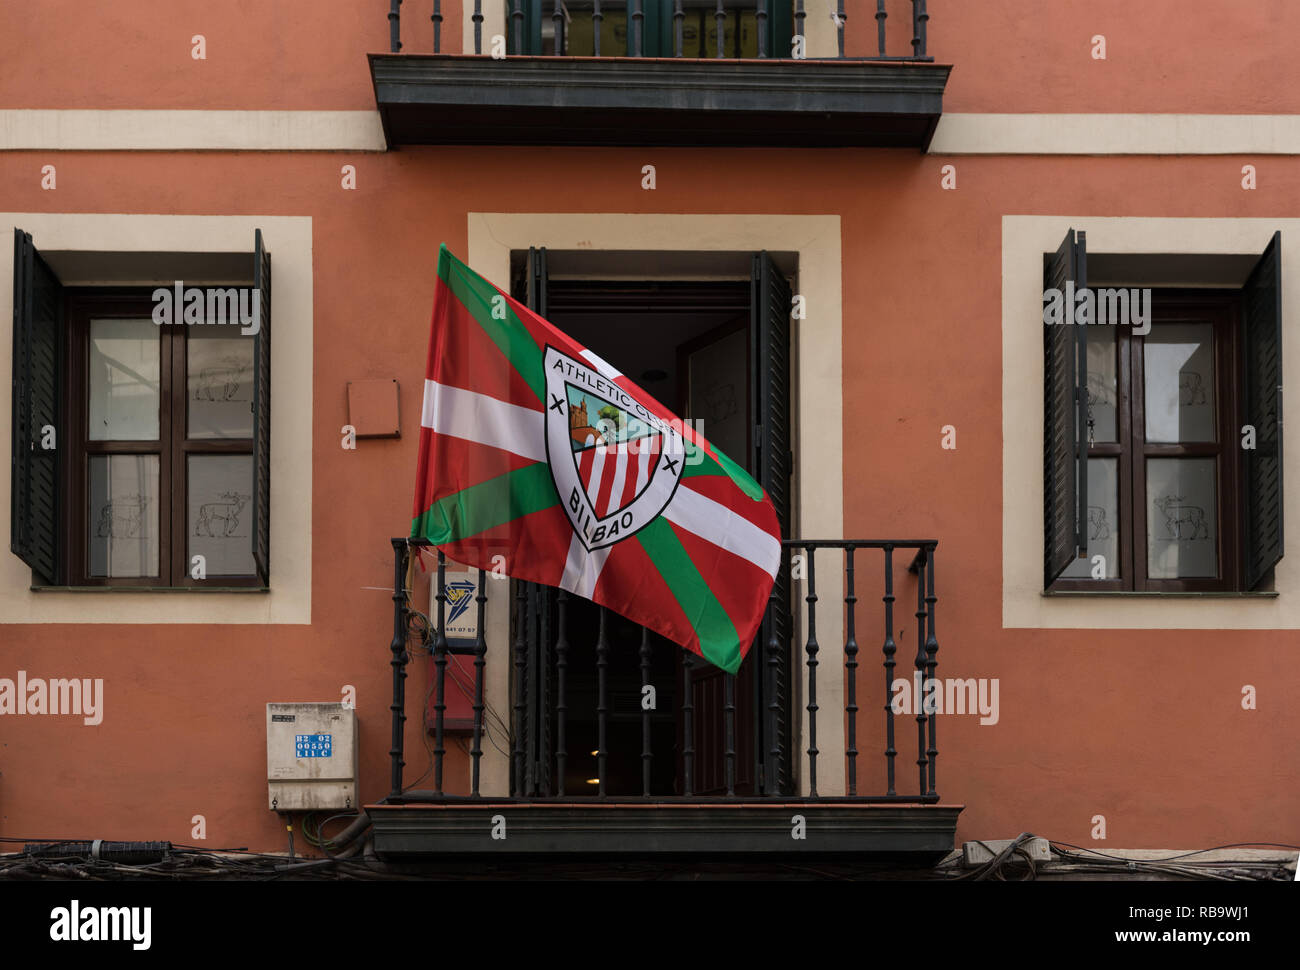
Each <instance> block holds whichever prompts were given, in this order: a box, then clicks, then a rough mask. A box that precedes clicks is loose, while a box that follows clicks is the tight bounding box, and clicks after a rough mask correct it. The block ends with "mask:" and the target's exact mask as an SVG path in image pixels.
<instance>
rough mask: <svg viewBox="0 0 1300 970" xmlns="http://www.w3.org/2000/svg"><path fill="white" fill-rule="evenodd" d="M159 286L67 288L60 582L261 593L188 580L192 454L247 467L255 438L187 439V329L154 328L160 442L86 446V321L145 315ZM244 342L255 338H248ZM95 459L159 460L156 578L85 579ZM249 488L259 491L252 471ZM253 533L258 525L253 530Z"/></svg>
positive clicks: (253, 582) (234, 583)
mask: <svg viewBox="0 0 1300 970" xmlns="http://www.w3.org/2000/svg"><path fill="white" fill-rule="evenodd" d="M155 288H156V287H152V286H145V287H68V288H65V291H64V292H65V302H64V329H65V336H66V341H67V343H66V346H67V347H68V353H67V357H66V364H65V374H66V376H67V380H66V381H65V384H64V388H63V394H64V398H63V407H64V414H65V415H66V416H67V422H66V430H65V434H66V435H67V438H68V441H69V460H67V461H65V462H64V474H63V481H62V483H61V487H62V488H63V494H64V496H65V503H64V508H65V509H67V517H66V524H65V529H64V535H63V536H61V537H60V548H61V551H62V553H63V555H64V557H65V558H64V562H65V563H66V564H67V566H66V570H65V579H66V582H67V585H68V586H71V587H86V588H94V587H104V588H124V589H127V588H137V589H153V590H158V589H165V590H177V589H210V588H229V589H242V588H262V587H263V586H264V584H263V582H262V580H261V577H260V576H258V575H257V574H256V572H254V573H248V574H218V575H212V574H210V575H209V578H205V579H202V580H199V579H194V578H192V576H191V575H190V555H189V544H188V539H189V535H188V521H187V520H188V514H189V475H188V458H189V456H190V455H195V454H197V455H202V454H214V455H220V454H234V455H248V456H249V458H250V464H251V463H252V459H253V456H254V453H255V450H256V437H255V436H250V437H248V438H232V439H211V440H209V439H190V438H188V437H187V426H188V424H187V422H188V416H189V406H188V391H187V389H188V386H189V385H188V377H189V375H188V354H187V352H186V350H187V347H188V339H189V333H190V329H191V327H190V325H186V324H172V325H169V326H162V325H157V324H156V326H158V329H159V331H160V333H159V342H160V346H159V353H160V363H161V367H160V381H159V383H160V395H159V435H160V437H159V439H158V440H157V441H141V442H136V441H131V442H111V441H110V442H91V441H89V440H88V430H89V428H88V409H89V399H88V380H89V370H88V368H89V337H90V321H91V319H92V317H93V318H94V319H105V318H113V317H116V318H140V317H146V318H147V317H150V316H152V313H153V306H154V304H153V300H152V298H151V294H152V292H153V291H154V289H155ZM243 339H250V340H251V339H253V338H252V337H247V338H243ZM99 454H158V455H159V485H158V494H159V502H158V505H159V508H158V532H159V535H158V575H157V576H141V577H106V576H91V575H89V558H88V556H89V544H90V537H89V527H90V521H89V514H88V508H87V501H88V491H89V484H88V482H89V479H88V474H89V459H90V457H91V456H93V455H99ZM250 488H256V471H254V480H253V481H252V482H250ZM254 528H255V527H254ZM255 568H256V567H255Z"/></svg>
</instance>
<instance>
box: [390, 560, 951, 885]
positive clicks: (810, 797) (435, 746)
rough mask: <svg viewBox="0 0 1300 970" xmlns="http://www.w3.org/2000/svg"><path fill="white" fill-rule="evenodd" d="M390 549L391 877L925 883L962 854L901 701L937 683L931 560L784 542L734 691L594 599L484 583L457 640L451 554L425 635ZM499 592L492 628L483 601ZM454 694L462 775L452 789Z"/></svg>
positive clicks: (923, 729) (929, 748)
mask: <svg viewBox="0 0 1300 970" xmlns="http://www.w3.org/2000/svg"><path fill="white" fill-rule="evenodd" d="M392 545H393V550H394V595H393V602H394V637H393V639H392V642H391V643H390V653H391V657H392V659H391V661H390V663H391V666H392V670H393V703H392V707H391V710H392V712H393V719H392V728H393V745H392V749H391V751H390V756H391V783H392V784H391V788H392V791H391V794H390V795H389V796H388V797H387V798H386V799H384V800H383V802H381V803H379V804H375V805H369V806H367V807H366V812H367V814H368V815H369V816H370V819H371V822H372V824H373V826H374V835H375V851H376V852H377V853H378V854H379V855H380V856H381V857H384V858H387V859H390V860H397V861H412V860H414V861H429V860H435V859H436V860H438V861H440V862H444V863H467V862H473V861H475V860H481V859H484V858H487V857H493V858H498V859H508V860H510V861H511V862H514V863H519V864H527V863H530V862H531V863H537V862H542V861H547V862H550V861H560V860H567V861H578V862H582V861H593V860H594V861H609V860H620V861H653V860H656V859H658V860H666V859H693V860H697V861H717V862H729V863H730V862H738V861H740V862H745V863H754V862H762V863H769V864H770V863H772V862H773V861H779V860H793V859H813V858H821V859H834V860H837V861H840V862H863V863H874V862H882V861H889V862H898V861H900V860H907V861H909V862H911V863H915V864H918V865H926V864H930V863H932V862H933V861H935V860H937V859H938V858H940V857H942V856H943V855H944V854H945V853H947V852H949V851H951V849H952V847H953V834H954V831H955V829H956V823H957V816H958V814H959V813H960V811H961V810H962V806H960V805H950V804H945V803H942V802H941V801H940V797H939V794H938V791H937V788H936V765H937V759H938V755H939V750H938V739H937V733H938V731H937V729H938V724H937V721H938V717H937V714H933V713H927V712H926V710H925V709H924V707H923V706H919V707H918V709H917V710H916V713H915V715H913V714H912V713H911V710H910V708H909V709H908V710H907V711H906V712H904V713H895V709H894V707H893V705H892V704H891V698H892V697H893V696H894V695H893V693H892V692H893V691H894V690H895V688H896V685H897V683H898V682H899V680H902V681H903V682H905V683H907V684H908V686H909V688H910V687H911V686H912V685H915V686H916V687H917V696H924V695H925V692H926V686H925V685H926V684H927V683H929V682H931V681H934V680H935V679H936V674H935V670H936V667H937V654H938V641H937V638H936V635H935V613H936V608H937V603H938V597H937V595H936V592H935V555H936V548H937V542H935V541H934V540H906V541H905V540H897V541H893V540H890V541H887V540H870V541H867V540H862V541H857V540H855V541H839V540H837V541H810V540H791V541H787V542H784V543H783V544H782V545H783V554H784V563H783V568H782V570H781V572H780V573H779V580H778V582H777V584H776V586H775V587H774V589H773V594H772V599H771V601H770V603H769V606H768V611H767V614H766V617H765V620H764V624H763V627H762V631H761V633H760V635H759V637H758V639H757V640H756V642H755V644H754V645H753V647H752V648H751V650H750V654H749V656H748V657H747V658H746V660H745V663H744V664H743V665H742V667H741V670H740V672H739V673H737V674H736V675H734V676H733V675H731V674H726V673H724V672H722V671H720V670H718V669H717V668H714V667H712V666H711V665H709V664H707V663H704V662H703V661H700V660H699V659H698V658H695V657H694V655H692V654H690V653H689V652H687V651H683V650H682V649H681V648H679V647H677V646H676V645H674V644H671V643H669V642H668V641H666V640H663V639H661V638H659V637H658V636H657V635H655V634H653V633H651V632H650V631H648V630H646V629H645V628H643V627H640V626H637V625H636V624H632V623H631V622H629V621H626V620H624V619H622V618H621V617H618V616H616V615H615V614H613V613H612V612H610V611H608V610H606V609H604V608H603V607H599V606H596V605H595V604H592V603H590V602H589V601H587V600H582V599H579V598H577V597H573V596H570V595H568V594H566V593H564V592H563V591H559V590H553V589H549V588H546V587H539V586H534V585H532V584H527V583H510V582H505V581H501V582H494V581H491V580H490V579H488V578H487V577H485V576H484V574H483V572H482V571H481V570H479V571H477V584H475V583H473V582H470V583H461V584H460V586H461V587H474V588H475V589H476V592H474V594H473V600H474V607H473V608H474V609H476V611H477V623H476V624H475V625H474V627H473V629H474V630H475V631H476V634H475V636H474V638H473V639H472V640H458V639H456V638H455V637H451V638H449V637H448V636H447V635H446V631H447V630H448V629H449V627H448V626H447V623H448V620H447V617H448V603H449V602H451V597H449V596H448V593H449V591H450V590H451V589H452V587H451V586H449V585H448V579H447V570H448V568H449V564H448V563H447V562H446V561H445V560H443V559H442V557H441V554H439V555H438V568H437V573H436V578H435V579H434V582H433V584H432V590H433V591H434V594H435V599H436V604H435V605H434V606H433V608H432V613H433V615H432V616H431V617H428V618H426V617H423V615H422V614H418V613H416V612H414V611H412V610H411V609H410V606H409V592H408V591H407V590H406V589H405V584H406V582H407V574H408V565H409V554H410V546H409V545H408V543H407V541H406V540H404V539H394V540H393V541H392ZM818 576H820V577H821V580H820V585H819V580H818ZM868 585H870V587H871V588H872V595H871V596H863V595H861V594H862V593H863V592H864V588H865V587H867V586H868ZM512 587H513V589H512ZM497 590H500V591H501V592H500V593H497V592H496V591H497ZM438 591H441V593H440V594H439V593H438ZM507 591H509V592H508V596H509V600H510V602H509V603H508V604H506V603H499V604H497V615H498V617H500V618H501V619H503V620H506V619H507V615H508V622H505V623H502V624H498V625H497V626H496V627H495V628H493V627H492V625H491V624H490V621H489V615H490V608H491V606H492V604H491V602H490V597H492V596H505V595H507ZM458 595H459V596H460V597H461V599H462V601H463V602H467V601H464V600H463V597H464V593H463V589H462V591H461V592H460V593H459V594H458ZM913 602H914V603H915V608H914V609H913V608H912V606H911V604H912V603H913ZM501 607H508V609H507V610H506V611H503V610H502V609H501ZM913 620H914V621H915V625H913ZM904 624H906V629H910V630H912V631H913V633H912V635H911V636H910V637H908V638H907V641H908V642H902V640H903V637H902V633H903V632H904V626H903V625H904ZM507 629H508V634H507ZM828 630H829V631H830V635H831V636H833V637H834V644H835V646H834V649H828V648H827V643H826V641H825V640H823V641H822V642H819V631H821V632H820V636H822V637H823V638H824V637H826V636H827V632H828ZM868 630H870V638H871V640H872V641H873V646H872V647H871V648H870V649H868V648H866V647H861V646H859V643H858V640H859V638H862V639H864V640H865V639H866V638H867V636H868ZM493 632H495V633H496V634H497V635H498V636H499V638H500V639H501V640H505V638H506V636H507V635H508V637H509V641H508V642H490V641H491V640H492V639H493ZM910 643H914V644H915V650H914V652H913V649H912V647H911V646H910V645H909V644H910ZM411 646H415V647H416V648H418V649H422V650H427V651H428V653H429V656H430V658H431V661H432V663H431V665H430V670H431V671H432V675H431V678H430V683H429V686H428V695H429V696H428V718H427V723H426V725H425V726H426V728H427V731H428V734H429V735H431V740H432V746H431V748H430V751H429V757H430V764H429V770H428V771H426V772H425V774H424V775H422V776H421V779H418V780H422V779H424V778H429V779H431V781H432V788H426V789H422V790H414V789H413V788H412V787H411V786H408V785H407V783H406V779H405V775H404V770H405V744H404V734H405V731H404V728H405V720H406V718H405V714H404V712H405V710H406V687H405V680H406V665H407V662H408V660H409V656H410V647H411ZM827 659H831V661H832V662H831V663H830V664H828V663H827ZM494 684H495V685H496V687H493V685H494ZM457 691H459V692H460V693H461V694H462V695H463V698H464V700H462V702H461V708H462V709H463V710H464V711H465V712H468V713H469V717H468V718H467V719H466V721H465V723H464V724H463V725H461V728H462V730H461V731H460V732H458V733H459V737H460V747H461V749H462V751H464V752H465V753H467V755H468V758H467V759H466V758H462V759H460V760H459V761H458V762H457V767H456V768H455V769H454V770H453V771H451V772H450V773H449V772H448V771H447V764H448V758H447V754H448V746H449V741H451V740H452V729H451V725H452V723H453V719H452V717H451V716H450V715H449V714H448V710H449V708H450V707H451V706H452V702H453V701H454V700H455V696H454V695H455V694H456V692H457ZM492 697H496V698H497V707H498V709H497V710H493V703H492V700H491V698H492ZM647 697H650V698H651V700H650V702H649V703H646V701H645V699H646V698H647ZM819 698H820V700H819ZM828 701H829V704H828ZM827 713H831V714H832V716H831V717H829V718H828V717H827V716H826V714H827ZM507 718H508V720H509V724H508V725H506V723H505V721H506V719H507ZM457 720H459V719H457ZM819 745H820V746H822V747H824V748H825V749H826V751H823V750H821V749H820V748H819ZM909 748H910V749H911V750H912V752H913V753H911V754H908V753H906V752H907V750H908V749H909ZM868 752H870V753H868ZM419 753H420V755H421V760H423V757H422V756H423V751H420V752H419ZM418 780H417V781H418ZM498 823H500V824H504V825H506V826H507V827H508V829H507V834H506V837H504V838H502V837H494V831H495V830H496V829H497V827H498Z"/></svg>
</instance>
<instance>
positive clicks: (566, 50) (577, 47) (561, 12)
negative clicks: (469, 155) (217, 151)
mask: <svg viewBox="0 0 1300 970" xmlns="http://www.w3.org/2000/svg"><path fill="white" fill-rule="evenodd" d="M448 2H455V0H448ZM495 2H504V3H505V4H506V11H507V18H506V19H507V23H508V36H509V50H508V53H509V54H511V55H519V54H534V55H537V54H551V55H556V54H559V55H568V56H583V55H586V56H594V57H600V56H602V55H603V56H614V57H655V56H663V57H705V56H709V57H715V58H726V57H760V58H767V57H787V56H793V57H796V58H798V57H800V56H807V55H806V53H805V54H803V55H801V54H800V53H797V52H796V51H795V49H794V48H791V49H787V48H786V46H785V41H784V38H782V39H781V40H780V41H779V42H778V39H777V25H776V23H772V24H769V20H770V19H779V20H781V21H782V23H784V24H785V25H786V26H787V27H789V28H790V33H791V36H792V37H800V38H802V37H804V36H805V34H804V27H805V22H806V18H807V12H806V10H805V7H804V0H794V2H793V9H791V6H790V3H789V0H785V2H782V0H742V2H739V3H738V2H737V0H707V2H701V0H671V8H669V7H668V6H667V3H668V0H604V2H603V3H602V0H587V2H586V3H585V4H583V5H581V8H580V5H579V4H578V3H574V4H573V5H572V8H571V7H570V6H569V5H567V4H565V3H564V2H563V0H495ZM774 2H775V3H776V4H777V6H775V7H774V6H773V3H774ZM860 2H862V3H865V4H868V5H869V4H870V0H860ZM709 3H711V4H712V6H711V8H710V9H704V8H705V7H706V6H708V4H709ZM910 3H911V14H912V37H911V48H912V49H911V52H910V53H907V54H893V55H891V54H889V53H887V51H886V44H885V23H886V20H887V19H888V17H889V14H888V11H887V10H886V0H876V2H875V12H874V14H868V16H870V17H872V18H873V19H874V20H875V21H876V53H875V54H868V55H866V56H864V57H861V58H860V59H862V60H875V61H891V60H904V61H933V60H934V58H933V57H930V56H929V55H928V54H927V53H926V28H927V24H928V21H929V19H930V15H929V13H928V12H927V11H926V5H925V4H926V0H910ZM442 4H443V0H433V14H432V17H431V18H430V19H431V21H432V26H433V49H432V50H433V53H435V54H441V53H442V52H443V51H442V22H443V14H442ZM650 5H656V8H655V9H656V13H657V14H658V16H659V17H662V18H664V25H663V31H662V34H663V39H662V41H661V40H660V37H659V35H658V34H653V33H652V34H648V33H647V27H646V21H647V11H648V9H649V7H650ZM659 5H663V6H662V7H660V6H659ZM548 6H549V7H550V8H551V12H550V13H549V14H547V13H546V12H545V8H546V7H548ZM401 8H402V0H389V10H388V25H389V27H388V29H389V47H390V50H391V52H392V53H394V54H396V53H399V52H400V51H401V50H402V23H401ZM688 8H689V16H690V19H691V20H692V21H694V20H696V19H699V21H700V24H701V28H702V29H700V30H699V31H698V34H696V35H695V42H694V43H691V39H690V38H691V35H692V33H694V31H695V26H694V24H692V26H691V27H689V28H688V27H687V19H688ZM868 9H870V8H869V6H868ZM575 15H576V16H575ZM710 17H711V18H712V19H713V21H714V24H713V27H714V33H713V35H712V36H713V38H714V40H713V43H712V44H711V45H710V44H708V43H707V42H706V39H705V37H704V34H705V33H706V32H707V31H706V30H705V29H703V25H704V23H705V22H706V21H707V20H708V19H709V18H710ZM742 17H743V18H745V22H746V23H745V26H746V28H748V26H749V18H751V17H752V26H753V28H754V30H755V32H756V35H757V36H756V38H754V40H755V41H756V43H753V45H752V49H751V48H750V45H746V44H742V41H741V37H742V23H741V21H742ZM615 18H617V19H618V20H619V22H620V23H621V27H619V26H618V25H617V24H614V25H610V24H605V21H606V20H611V19H615ZM470 19H471V21H472V23H473V25H474V53H475V54H483V53H484V43H483V41H484V38H483V23H484V15H483V0H474V12H473V14H472V15H471V18H470ZM833 19H834V21H835V32H836V49H837V51H838V57H841V58H843V57H844V56H845V54H844V31H845V27H846V26H847V24H848V20H849V15H848V13H847V12H846V10H845V0H837V5H836V12H835V14H834V15H833ZM546 20H549V21H550V24H549V30H547V29H546V25H544V23H543V22H544V21H546ZM575 20H577V21H578V22H579V23H580V24H581V27H582V29H580V30H577V29H575V28H574V26H573V24H574V22H575ZM584 20H585V21H586V23H585V24H583V23H582V21H584ZM611 26H614V27H615V30H614V31H612V32H611V31H610V27H611ZM606 33H611V37H610V40H611V41H612V43H609V42H607V43H606V45H605V46H604V48H603V49H602V35H605V34H606ZM543 34H545V40H544V41H543ZM579 35H580V36H581V38H582V40H581V41H580V42H576V43H575V41H576V39H577V37H578V36H579ZM728 38H730V39H728ZM728 44H730V45H731V50H730V51H728ZM799 49H802V46H800V48H799ZM466 53H468V52H466Z"/></svg>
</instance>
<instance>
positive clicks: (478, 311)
mask: <svg viewBox="0 0 1300 970" xmlns="http://www.w3.org/2000/svg"><path fill="white" fill-rule="evenodd" d="M411 536H412V538H418V539H424V540H427V541H428V542H430V543H432V544H433V545H435V546H437V547H439V548H440V549H441V550H442V551H443V552H444V553H446V554H447V556H449V557H450V558H451V559H453V560H455V561H457V562H461V563H466V564H468V565H471V566H477V567H479V568H481V569H489V570H491V569H498V571H504V572H505V574H506V575H509V576H513V577H515V578H516V579H523V580H528V581H530V582H534V583H541V584H544V585H547V586H558V587H560V588H562V589H565V590H568V591H569V592H570V593H573V594H575V595H578V596H582V597H585V598H587V599H590V600H592V601H594V602H596V603H599V604H600V605H602V606H605V607H608V608H609V609H611V610H613V611H614V612H616V613H618V614H620V615H622V616H625V617H627V618H628V619H630V620H633V621H635V622H636V623H640V624H642V625H643V626H646V627H648V628H649V629H651V630H653V631H655V632H656V633H659V634H662V635H663V636H664V637H667V638H668V639H669V640H672V641H673V642H675V643H678V644H680V645H681V646H683V647H685V648H686V649H688V650H691V651H693V652H694V653H696V654H699V655H700V656H701V657H703V658H704V659H705V660H708V661H710V662H711V663H713V664H715V665H716V666H718V667H721V668H722V669H723V670H726V671H729V672H731V673H735V672H736V670H737V669H738V668H739V667H740V663H741V661H742V660H743V659H744V656H745V654H746V652H747V651H748V650H749V646H750V644H751V643H752V642H753V639H754V636H755V634H756V632H757V630H758V627H759V624H760V623H761V621H762V617H763V611H764V609H765V607H766V604H767V599H768V596H769V594H770V593H771V590H772V583H773V581H774V579H775V576H776V573H777V569H778V566H779V564H780V558H781V539H780V530H779V528H778V526H777V519H776V510H775V509H774V507H773V505H772V502H771V499H769V498H768V497H767V495H766V494H765V493H764V492H763V489H762V488H761V487H760V486H759V485H758V484H757V483H756V482H755V481H754V480H753V479H752V478H751V477H750V476H749V475H748V474H747V473H746V472H745V471H744V469H742V468H741V467H740V466H739V465H737V464H736V463H735V462H734V461H732V460H731V459H730V458H728V457H727V456H726V455H724V454H723V453H722V452H720V451H718V450H717V449H716V448H714V447H713V446H712V445H710V444H709V442H708V441H707V440H705V438H704V436H703V435H702V434H700V433H699V431H698V430H697V429H693V428H692V427H690V424H689V423H686V424H683V422H682V421H680V420H679V419H678V418H676V417H675V416H674V415H673V414H672V413H671V412H670V411H669V410H668V409H667V408H665V407H664V406H663V405H662V404H660V403H659V402H658V401H656V400H655V399H654V398H653V397H651V396H650V395H649V394H646V393H645V392H644V391H643V390H641V388H639V387H637V386H636V385H635V384H634V383H633V382H632V381H630V380H628V378H627V377H625V376H624V375H622V374H620V373H619V372H618V371H617V370H615V369H614V368H613V367H611V366H610V365H609V364H607V363H606V362H605V361H603V360H601V359H600V358H599V357H598V356H596V355H595V354H593V353H592V352H591V351H589V350H587V349H586V348H585V347H583V346H582V345H580V344H579V343H577V342H576V341H574V340H572V339H571V338H570V337H568V336H566V335H565V334H563V333H561V332H560V331H559V330H557V329H556V328H555V327H553V326H552V325H551V324H549V323H547V322H546V321H545V320H543V319H542V318H541V317H539V316H538V315H537V314H535V313H533V312H532V311H531V310H529V309H528V308H527V307H525V306H523V305H522V304H520V303H518V302H516V301H515V300H513V299H511V298H510V297H509V296H508V295H506V294H505V293H502V292H501V291H500V290H499V289H497V287H495V286H494V285H492V284H491V283H489V282H488V281H487V280H485V279H484V278H483V277H481V276H479V275H478V274H476V273H475V272H474V271H473V270H471V269H470V268H469V267H468V266H466V265H465V264H464V263H462V262H460V261H459V260H458V259H456V258H455V257H454V256H453V255H452V254H451V252H450V251H449V250H448V249H447V247H446V246H443V247H442V248H441V250H440V252H439V254H438V280H437V283H436V287H435V290H434V300H433V324H432V332H431V334H430V338H429V357H428V364H427V369H426V371H425V382H424V407H423V411H422V415H421V419H420V457H419V465H418V468H417V471H416V487H415V510H414V520H413V521H412V523H411Z"/></svg>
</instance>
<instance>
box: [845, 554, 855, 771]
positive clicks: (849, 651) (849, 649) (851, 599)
mask: <svg viewBox="0 0 1300 970" xmlns="http://www.w3.org/2000/svg"><path fill="white" fill-rule="evenodd" d="M844 573H845V577H846V580H847V583H848V590H847V592H846V595H845V597H844V606H845V611H846V616H845V621H846V628H845V634H846V635H845V638H844V669H845V671H846V677H847V679H848V692H849V697H848V703H846V704H845V705H844V711H845V713H846V714H848V716H849V747H848V750H847V751H846V752H845V756H846V757H847V759H848V762H849V794H850V795H856V794H857V793H858V641H857V639H856V633H857V625H856V624H857V613H858V607H857V603H858V598H857V596H856V595H854V590H853V544H852V543H849V545H847V546H846V547H845V549H844Z"/></svg>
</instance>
